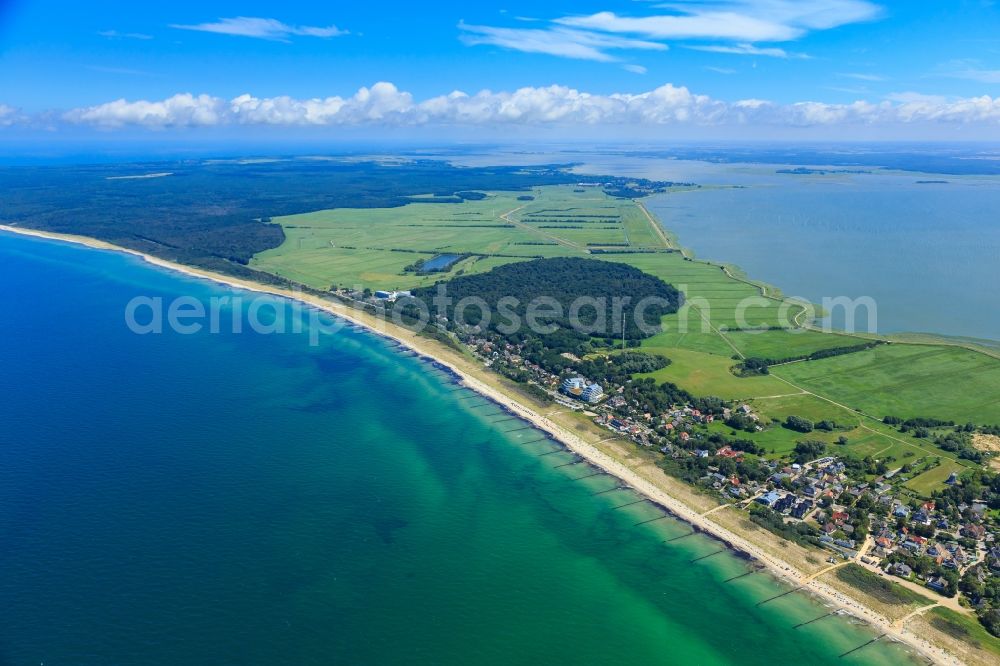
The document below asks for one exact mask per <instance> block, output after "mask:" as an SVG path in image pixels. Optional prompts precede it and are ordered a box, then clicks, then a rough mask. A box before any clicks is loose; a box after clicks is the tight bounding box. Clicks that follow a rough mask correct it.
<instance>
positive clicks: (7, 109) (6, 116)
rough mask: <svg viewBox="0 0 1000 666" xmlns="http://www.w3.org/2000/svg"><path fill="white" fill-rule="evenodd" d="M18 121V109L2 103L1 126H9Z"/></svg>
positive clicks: (0, 110)
mask: <svg viewBox="0 0 1000 666" xmlns="http://www.w3.org/2000/svg"><path fill="white" fill-rule="evenodd" d="M15 122H17V109H15V108H14V107H12V106H7V105H6V104H0V127H9V126H11V125H13V124H14V123H15Z"/></svg>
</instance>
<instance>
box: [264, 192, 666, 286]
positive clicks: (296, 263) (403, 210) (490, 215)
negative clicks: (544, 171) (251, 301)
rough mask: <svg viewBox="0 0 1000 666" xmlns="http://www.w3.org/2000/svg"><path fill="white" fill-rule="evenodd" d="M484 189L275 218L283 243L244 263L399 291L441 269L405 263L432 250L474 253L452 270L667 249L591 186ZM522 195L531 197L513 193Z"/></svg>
mask: <svg viewBox="0 0 1000 666" xmlns="http://www.w3.org/2000/svg"><path fill="white" fill-rule="evenodd" d="M484 194H486V198H484V199H480V200H466V201H463V202H461V203H437V202H434V198H433V197H428V198H424V199H420V198H412V197H411V198H412V199H414V203H411V204H407V205H406V206H401V207H398V208H337V209H333V210H321V211H316V212H313V213H304V214H301V215H289V216H286V217H278V218H274V220H273V222H274V223H276V224H280V225H281V227H282V229H283V230H284V232H285V242H284V243H282V244H281V246H279V247H277V248H275V249H273V250H267V251H266V252H262V253H260V254H258V255H256V256H255V257H254V259H253V261H252V264H251V265H252V266H253V267H254V268H257V269H259V270H262V271H267V272H270V273H275V274H277V275H281V276H283V277H287V278H289V279H293V280H296V281H297V282H301V283H303V284H307V285H309V286H311V287H314V288H317V289H327V288H330V287H331V286H334V285H340V286H347V287H354V286H364V287H370V288H372V289H406V288H411V287H418V286H422V285H426V284H430V283H433V282H435V281H437V280H439V279H441V278H442V277H446V276H447V275H448V274H446V273H431V274H427V275H419V274H417V273H415V272H408V271H406V270H405V268H406V267H407V266H408V265H410V264H412V263H413V262H414V261H416V260H418V259H421V258H423V259H429V258H431V257H433V256H434V255H437V254H441V253H455V254H472V255H476V256H472V257H470V258H468V259H466V260H464V261H462V262H460V263H459V264H458V265H456V266H453V267H452V269H451V271H450V274H451V275H454V274H456V273H458V272H459V271H461V272H464V273H480V272H485V271H488V270H490V269H491V268H494V267H496V266H499V265H501V264H504V263H509V262H511V261H523V260H527V259H531V258H534V257H538V256H545V257H559V256H584V255H588V254H589V252H590V251H591V250H594V249H601V248H606V249H609V250H621V249H623V248H627V249H633V250H635V249H658V250H666V245H665V243H664V241H663V239H662V238H661V237H660V236H658V235H657V234H656V233H655V232H654V229H653V227H652V225H651V224H650V223H649V220H648V219H646V217H645V214H644V213H643V212H642V211H641V209H639V207H638V206H636V205H635V204H634V203H633V202H632V201H631V200H627V199H615V198H612V197H609V196H607V195H606V194H604V193H603V192H602V191H601V190H600V189H598V188H576V187H572V186H550V187H539V188H535V189H534V190H533V191H532V192H531V193H530V194H528V193H525V192H486V193H484ZM524 196H533V197H534V199H533V200H531V201H526V200H521V199H519V197H524ZM417 201H419V203H417ZM657 256H659V255H657Z"/></svg>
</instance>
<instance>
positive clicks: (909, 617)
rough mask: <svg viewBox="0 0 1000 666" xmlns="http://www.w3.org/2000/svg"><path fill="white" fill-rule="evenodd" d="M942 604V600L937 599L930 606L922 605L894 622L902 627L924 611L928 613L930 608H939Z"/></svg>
mask: <svg viewBox="0 0 1000 666" xmlns="http://www.w3.org/2000/svg"><path fill="white" fill-rule="evenodd" d="M940 605H941V602H940V601H935V602H934V603H932V604H930V605H929V606H921V607H920V608H918V609H917V610H915V611H913V612H912V613H907V614H906V615H904V616H903V617H901V618H899V619H898V620H896V621H895V622H894V623H893V624H894V625H896V626H897V627H898V628H900V629H902V628H903V625H905V624H906V623H907V622H909V621H910V620H912V619H913V618H914V617H916V616H917V615H923V614H924V613H926V612H927V611H929V610H930V609H932V608H937V607H938V606H940Z"/></svg>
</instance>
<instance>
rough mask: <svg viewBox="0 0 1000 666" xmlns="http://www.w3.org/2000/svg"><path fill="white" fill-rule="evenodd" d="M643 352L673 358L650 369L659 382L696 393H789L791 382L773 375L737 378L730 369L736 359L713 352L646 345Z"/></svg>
mask: <svg viewBox="0 0 1000 666" xmlns="http://www.w3.org/2000/svg"><path fill="white" fill-rule="evenodd" d="M643 351H647V352H649V353H652V354H662V355H663V356H666V357H667V358H669V359H670V360H671V363H670V365H668V366H667V367H665V368H663V369H661V370H657V371H656V372H651V373H649V374H648V375H642V376H645V377H653V378H655V379H656V381H657V382H673V383H674V384H677V385H678V386H683V387H684V388H685V389H686V390H688V391H690V392H691V393H693V394H695V395H714V396H718V397H720V398H725V399H727V400H737V399H740V400H747V399H750V398H753V397H756V396H766V395H778V394H782V393H787V392H788V385H787V384H784V383H782V382H781V381H780V380H778V379H775V378H774V377H768V376H763V377H737V376H736V375H734V374H733V373H732V372H731V371H730V367H732V366H733V365H734V364H735V363H736V361H734V360H732V359H729V358H726V357H723V356H716V355H714V354H706V353H704V352H697V351H690V350H687V349H678V348H676V347H675V348H670V347H647V346H643Z"/></svg>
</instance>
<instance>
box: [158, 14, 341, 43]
mask: <svg viewBox="0 0 1000 666" xmlns="http://www.w3.org/2000/svg"><path fill="white" fill-rule="evenodd" d="M170 27H171V28H178V29H180V30H196V31H198V32H215V33H218V34H220V35H237V36H240V37H256V38H258V39H269V40H272V41H278V42H286V41H288V38H289V37H292V36H305V37H340V36H341V35H346V34H348V31H347V30H341V29H340V28H338V27H337V26H335V25H330V26H327V27H325V28H321V27H315V26H308V25H288V24H287V23H282V22H281V21H279V20H277V19H273V18H257V17H251V16H237V17H234V18H220V19H219V20H218V21H215V22H214V23H198V24H195V25H182V24H177V23H174V24H171V25H170Z"/></svg>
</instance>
